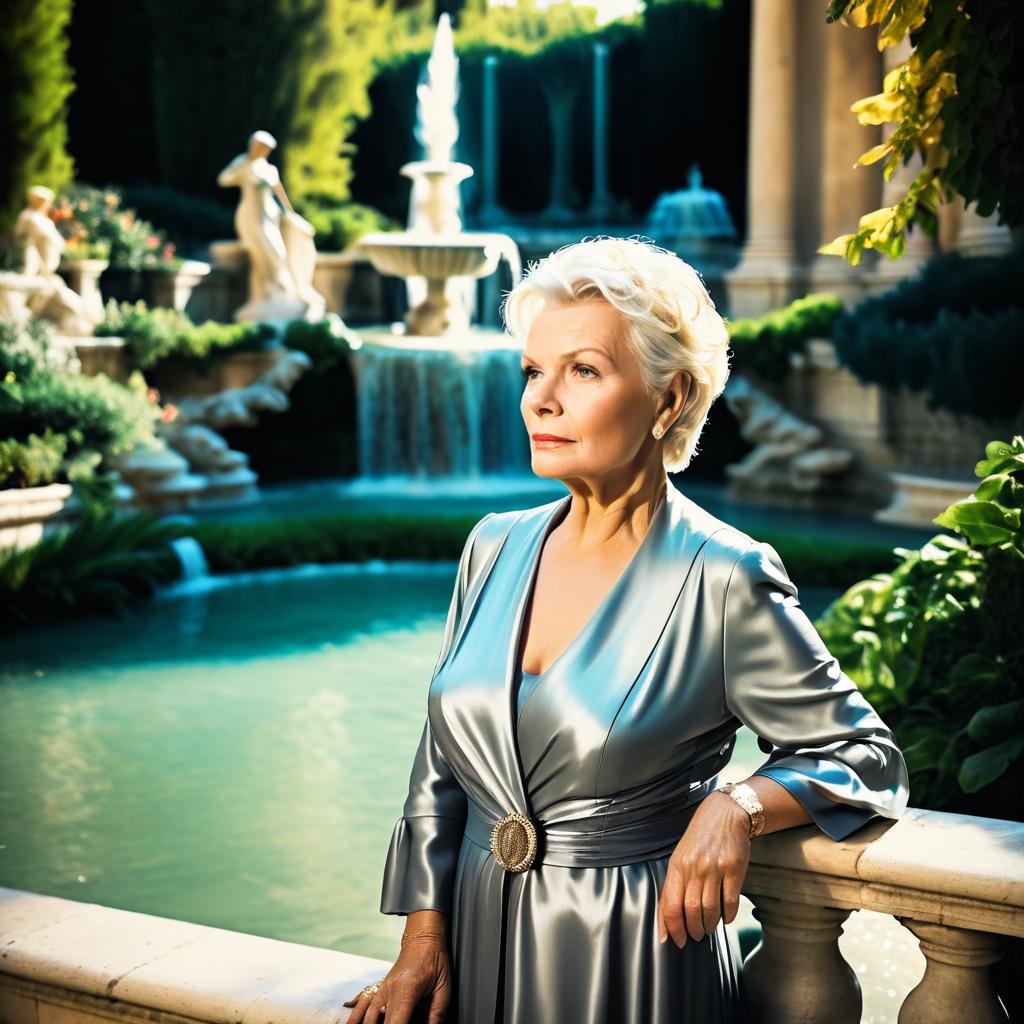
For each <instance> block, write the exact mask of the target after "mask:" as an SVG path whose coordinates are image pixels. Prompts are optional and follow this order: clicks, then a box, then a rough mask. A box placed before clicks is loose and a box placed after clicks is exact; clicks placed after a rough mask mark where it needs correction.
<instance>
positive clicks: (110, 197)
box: [103, 192, 118, 206]
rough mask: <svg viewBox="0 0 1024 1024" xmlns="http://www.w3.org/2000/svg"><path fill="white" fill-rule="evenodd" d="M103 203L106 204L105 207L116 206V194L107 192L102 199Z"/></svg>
mask: <svg viewBox="0 0 1024 1024" xmlns="http://www.w3.org/2000/svg"><path fill="white" fill-rule="evenodd" d="M103 201H104V202H105V203H106V204H107V206H117V202H118V200H117V193H116V192H108V193H107V194H106V195H105V196H104V197H103Z"/></svg>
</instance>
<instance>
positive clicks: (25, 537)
mask: <svg viewBox="0 0 1024 1024" xmlns="http://www.w3.org/2000/svg"><path fill="white" fill-rule="evenodd" d="M77 514H78V501H77V499H75V498H74V497H73V496H72V492H71V485H70V484H45V485H44V486H42V487H11V488H8V489H6V490H2V491H0V550H7V549H9V548H14V547H17V548H28V547H32V546H33V545H34V544H38V543H39V541H40V540H42V539H43V537H44V536H47V535H49V534H50V533H52V532H54V530H55V529H57V528H59V527H62V526H65V525H67V524H68V522H69V520H73V519H75V518H76V517H77Z"/></svg>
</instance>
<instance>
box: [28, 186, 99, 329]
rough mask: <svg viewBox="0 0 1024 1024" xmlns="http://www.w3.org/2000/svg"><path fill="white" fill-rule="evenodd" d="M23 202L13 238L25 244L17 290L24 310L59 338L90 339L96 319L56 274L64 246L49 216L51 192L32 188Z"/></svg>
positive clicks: (78, 296)
mask: <svg viewBox="0 0 1024 1024" xmlns="http://www.w3.org/2000/svg"><path fill="white" fill-rule="evenodd" d="M25 198H26V206H25V208H24V209H23V210H22V211H21V213H19V214H18V219H17V220H16V221H15V224H14V235H15V237H16V238H20V239H22V240H23V241H24V243H25V259H24V263H23V265H22V269H21V277H22V279H23V280H22V284H23V286H24V287H23V288H22V289H21V290H23V291H24V292H25V293H26V294H27V296H28V298H27V300H26V301H27V306H28V309H29V310H30V311H31V312H32V313H34V314H35V315H36V316H38V317H41V318H42V319H44V320H49V321H51V322H52V323H53V324H54V326H55V327H56V328H57V330H58V331H59V332H60V333H61V334H70V335H91V334H92V332H93V328H94V327H95V326H96V324H97V323H99V319H98V318H97V317H96V316H95V315H94V314H93V313H92V312H91V311H90V310H89V309H88V308H87V306H86V303H85V300H84V299H83V298H82V296H81V295H79V294H78V292H76V291H74V289H72V288H70V287H69V286H68V285H67V283H66V282H65V281H64V278H62V277H61V276H60V274H58V273H57V267H58V266H59V265H60V258H61V253H63V251H64V246H65V245H66V242H65V240H64V237H63V235H61V233H60V232H59V231H58V230H57V225H56V224H54V222H53V220H52V219H51V218H50V216H49V213H50V209H51V208H52V206H53V200H54V194H53V191H52V189H48V188H47V187H46V186H45V185H33V186H32V187H31V188H30V189H29V190H28V191H27V193H26V197H25Z"/></svg>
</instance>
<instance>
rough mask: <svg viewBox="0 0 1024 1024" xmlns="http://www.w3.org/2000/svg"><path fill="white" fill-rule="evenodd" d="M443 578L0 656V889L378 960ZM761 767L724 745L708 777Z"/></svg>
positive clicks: (861, 943)
mask: <svg viewBox="0 0 1024 1024" xmlns="http://www.w3.org/2000/svg"><path fill="white" fill-rule="evenodd" d="M454 569H455V566H454V563H444V564H438V565H434V566H424V565H422V564H419V565H411V564H410V565H405V566H403V565H401V564H395V563H392V564H391V565H390V566H384V565H377V566H372V565H371V566H370V567H346V566H332V567H308V568H304V569H297V570H296V569H291V570H283V571H280V572H262V573H252V574H239V575H237V576H233V577H220V578H216V579H207V580H205V581H203V580H201V581H198V582H197V583H193V584H190V585H188V586H187V587H185V588H183V589H180V590H179V591H178V592H177V594H176V595H175V593H174V592H172V593H171V594H169V595H166V596H164V597H163V598H162V599H160V600H159V601H157V602H156V603H155V604H153V605H150V606H146V607H143V608H140V609H138V610H136V611H134V612H133V613H132V614H131V615H130V616H128V617H126V618H123V619H121V618H103V619H93V620H89V621H81V622H76V623H69V624H65V625H62V626H59V627H54V628H47V629H43V630H35V631H29V632H26V633H24V634H22V635H20V636H17V637H15V638H13V639H10V638H9V639H6V640H4V641H2V642H0V885H4V886H10V887H13V888H18V889H27V890H31V891H34V892H41V893H48V894H52V895H57V896H66V897H70V898H72V899H79V900H85V901H88V902H95V903H101V904H105V905H107V906H112V907H121V908H124V909H128V910H136V911H143V912H146V913H152V914H158V915H161V916H165V917H174V918H180V919H184V920H190V921H196V922H200V923H203V924H210V925H215V926H218V927H222V928H230V929H233V930H237V931H243V932H251V933H254V934H260V935H268V936H272V937H274V938H280V939H286V940H291V941H295V942H303V943H309V944H311V945H317V946H325V947H330V948H334V949H341V950H346V951H349V952H358V953H362V954H365V955H369V956H376V957H381V958H384V959H392V958H393V957H394V956H395V954H396V951H397V945H398V937H399V936H400V934H401V931H402V927H403V919H402V918H398V917H388V916H384V915H382V914H380V913H379V910H378V906H379V899H380V883H381V871H382V869H383V864H384V858H385V854H386V851H387V846H388V842H389V839H390V836H391V830H392V827H393V826H394V823H395V820H396V818H397V817H398V815H399V814H400V813H401V807H402V802H403V800H404V798H405V791H406V785H407V782H408V775H409V770H410V768H411V765H412V758H413V754H414V751H415V748H416V744H417V742H418V740H419V734H420V729H421V728H422V724H423V715H424V714H425V711H426V688H427V684H428V681H429V678H430V673H431V671H432V669H433V665H434V661H435V659H436V656H437V652H438V648H439V645H440V639H441V631H442V628H443V624H444V616H445V613H446V611H447V606H448V601H449V598H450V594H451V585H452V580H453V578H454ZM831 596H833V595H831V594H827V593H824V592H820V591H816V590H814V589H813V588H801V598H802V601H803V603H804V607H805V608H806V609H807V611H808V612H809V613H810V614H812V616H813V615H816V614H818V613H819V612H820V611H821V609H822V608H823V607H824V605H825V603H826V602H827V600H829V599H830V598H831ZM763 760H764V755H763V754H762V753H761V751H760V750H759V749H758V747H757V744H756V741H755V739H754V737H753V735H752V734H750V733H749V732H748V731H747V730H745V729H743V730H741V732H740V736H739V742H738V745H737V750H736V753H735V755H734V758H733V762H732V763H731V764H730V766H729V768H728V769H727V770H726V771H725V772H723V778H737V779H739V778H743V777H745V776H746V775H747V774H749V773H750V772H751V771H752V770H753V769H754V768H756V767H757V766H758V765H759V764H761V763H762V762H763ZM856 918H857V926H856V927H854V925H853V922H851V925H850V926H848V933H849V934H848V935H847V936H844V940H843V941H844V943H845V944H846V945H845V946H844V951H845V952H846V954H847V956H848V957H849V958H850V959H851V963H854V964H855V969H856V970H858V973H859V974H862V975H863V976H862V977H861V981H862V984H864V985H865V988H866V990H867V991H871V990H872V989H877V993H876V995H875V996H874V997H872V998H873V999H874V1001H875V1002H878V1003H879V1005H880V1006H882V1007H884V1006H891V1005H898V1003H897V1002H896V996H897V995H899V996H902V994H903V992H905V991H906V990H907V989H908V988H909V987H911V986H912V984H913V983H914V982H915V981H916V978H913V977H911V978H909V979H906V978H902V977H901V976H902V975H905V974H906V971H905V970H903V971H900V970H899V969H897V968H895V967H894V966H893V964H892V963H891V962H886V963H881V962H879V958H880V957H882V956H885V957H886V960H887V961H888V958H889V956H890V955H892V954H898V953H905V951H906V949H907V943H906V940H904V939H903V937H902V935H901V934H900V931H901V930H900V928H899V926H898V925H896V924H895V922H893V921H892V920H891V919H881V918H879V920H878V921H875V922H874V923H872V922H871V919H872V918H878V915H863V914H861V915H856ZM736 923H737V926H746V925H750V924H752V923H753V920H752V918H751V916H750V906H749V903H748V902H747V901H746V900H744V901H743V909H742V911H741V916H740V918H738V919H737V922H736ZM880 935H882V936H884V937H885V938H884V941H885V942H887V943H888V944H889V945H890V946H892V949H891V953H885V954H883V953H882V952H881V951H880V950H879V947H878V943H879V936H880ZM913 945H914V944H913V942H912V941H911V943H910V946H911V947H912V946H913ZM858 958H859V959H858ZM911 963H913V961H911ZM869 971H870V973H865V972H869ZM894 972H895V974H896V976H897V977H896V978H895V979H894V977H893V973H894ZM864 1019H865V1020H872V1019H874V1020H878V1021H882V1020H885V1019H887V1018H886V1017H885V1015H884V1014H883V1015H881V1016H872V1015H869V1016H866V1017H865V1018H864ZM893 1019H895V1018H893Z"/></svg>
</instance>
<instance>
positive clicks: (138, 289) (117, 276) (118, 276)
mask: <svg viewBox="0 0 1024 1024" xmlns="http://www.w3.org/2000/svg"><path fill="white" fill-rule="evenodd" d="M100 287H101V290H102V292H103V294H104V296H105V297H106V298H107V299H114V301H115V302H138V301H139V300H140V299H141V300H142V301H143V302H146V303H148V302H149V282H148V281H147V280H146V275H145V272H144V271H142V270H133V269H131V268H128V267H108V268H107V269H106V270H105V271H103V277H102V279H101V281H100Z"/></svg>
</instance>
